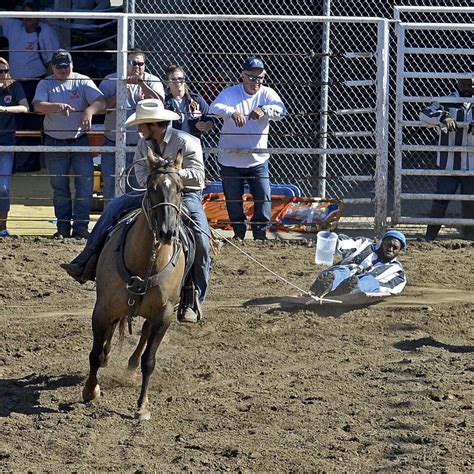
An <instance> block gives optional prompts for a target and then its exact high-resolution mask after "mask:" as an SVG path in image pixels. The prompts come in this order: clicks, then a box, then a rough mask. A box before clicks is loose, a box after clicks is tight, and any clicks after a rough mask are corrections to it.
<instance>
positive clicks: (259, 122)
mask: <svg viewBox="0 0 474 474" xmlns="http://www.w3.org/2000/svg"><path fill="white" fill-rule="evenodd" d="M265 74H266V72H265V66H264V64H263V61H262V60H261V59H259V58H256V57H250V58H247V59H246V61H245V63H244V67H243V71H242V73H241V76H240V78H241V83H240V84H238V85H235V86H231V87H228V88H226V89H224V90H223V91H222V92H221V93H220V94H219V95H218V96H217V97H216V99H215V100H214V102H212V104H211V106H210V108H209V114H213V115H216V116H217V117H219V118H221V119H222V120H223V126H222V130H221V135H220V140H219V149H220V152H219V157H218V162H219V166H220V171H221V178H222V184H223V189H224V194H225V198H226V205H227V212H228V214H229V219H230V221H231V222H232V227H233V229H234V238H235V239H239V240H243V239H244V237H245V232H246V229H247V224H246V222H245V219H246V218H245V214H244V211H243V202H242V196H243V194H244V185H245V182H247V183H248V185H249V188H250V193H251V194H252V196H253V198H254V212H253V217H252V222H251V226H252V234H253V238H254V239H255V240H266V228H267V226H268V224H269V223H270V216H271V192H270V177H269V168H268V159H269V158H270V155H269V154H268V153H258V152H257V153H253V152H248V153H237V152H235V151H229V150H228V149H237V148H240V149H242V148H244V149H246V148H248V149H256V148H267V147H268V133H269V129H270V120H280V119H281V118H283V117H284V116H285V115H286V108H285V106H284V104H283V102H282V100H281V99H280V97H279V96H278V94H277V93H276V92H275V91H274V90H273V89H271V88H270V87H266V86H264V85H263V82H264V80H265Z"/></svg>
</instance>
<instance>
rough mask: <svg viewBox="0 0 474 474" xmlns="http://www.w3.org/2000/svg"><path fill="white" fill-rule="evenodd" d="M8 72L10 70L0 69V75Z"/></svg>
mask: <svg viewBox="0 0 474 474" xmlns="http://www.w3.org/2000/svg"><path fill="white" fill-rule="evenodd" d="M9 70H10V69H0V74H2V72H4V73H5V74H7V73H8V71H9Z"/></svg>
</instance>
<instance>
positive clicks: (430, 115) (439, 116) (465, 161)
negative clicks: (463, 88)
mask: <svg viewBox="0 0 474 474" xmlns="http://www.w3.org/2000/svg"><path fill="white" fill-rule="evenodd" d="M450 97H461V96H460V94H459V92H457V91H456V92H453V93H452V94H451V95H450ZM447 115H448V116H449V117H451V118H453V119H454V120H455V121H456V123H457V124H458V128H457V130H456V131H454V132H448V131H447V130H446V126H445V125H444V124H443V123H442V122H441V121H442V120H443V119H444V118H445V117H446V116H447ZM420 120H421V121H422V122H425V123H427V124H429V125H433V126H437V127H439V131H440V137H439V145H440V146H463V145H465V146H473V145H474V138H473V137H474V135H473V130H472V121H473V117H472V103H469V102H464V103H462V104H460V103H443V104H440V103H438V102H433V103H432V104H431V105H429V106H428V107H426V108H424V109H423V110H422V111H421V112H420ZM459 125H461V126H459ZM437 164H438V167H439V168H440V169H443V170H462V171H474V154H473V153H469V152H452V151H449V152H448V151H441V152H438V160H437Z"/></svg>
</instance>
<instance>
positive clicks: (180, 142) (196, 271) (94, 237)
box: [61, 99, 211, 322]
mask: <svg viewBox="0 0 474 474" xmlns="http://www.w3.org/2000/svg"><path fill="white" fill-rule="evenodd" d="M178 119H179V116H178V115H177V114H175V113H174V112H171V111H169V110H166V109H165V108H164V106H163V103H162V102H161V100H158V99H144V100H142V101H140V102H138V104H137V109H136V112H135V113H134V114H132V115H131V116H130V117H129V118H128V119H127V121H126V122H125V124H126V125H127V126H128V127H131V126H134V125H138V128H139V131H140V133H141V135H142V138H141V139H140V140H139V142H138V144H137V148H136V151H135V156H134V167H135V175H136V177H137V180H138V183H139V184H140V186H143V188H145V187H146V182H147V177H148V172H149V170H148V165H147V162H146V160H145V157H146V156H147V153H148V152H149V150H151V151H152V152H153V153H155V154H158V156H161V157H162V158H163V159H168V160H173V159H174V157H175V156H176V154H177V152H178V150H181V151H182V153H183V165H182V166H183V169H181V170H179V175H180V176H181V178H182V180H183V184H184V191H183V204H184V206H185V208H186V213H187V214H188V215H189V227H190V229H191V230H192V232H193V235H194V240H195V243H196V249H195V256H194V261H193V265H192V267H191V274H192V277H193V282H194V286H195V288H196V290H197V292H198V298H199V303H200V304H201V305H202V304H204V300H205V298H206V293H207V288H208V284H209V272H210V264H211V256H210V242H209V227H208V224H207V218H206V214H205V212H204V208H203V207H202V189H203V188H204V161H203V156H202V148H201V142H200V141H199V139H198V138H196V137H193V136H192V135H190V134H189V133H186V132H183V131H181V130H175V129H173V128H172V127H171V122H172V121H173V120H178ZM143 195H144V191H143V192H135V193H130V194H124V195H123V196H120V197H116V198H115V199H113V200H112V201H111V202H110V204H109V205H108V206H107V207H106V208H105V209H104V211H103V212H102V215H101V216H100V219H99V220H98V221H97V223H96V224H95V226H94V228H93V230H92V232H91V234H90V237H89V239H88V240H87V244H86V246H85V248H84V250H83V251H82V252H81V253H80V254H79V255H78V256H77V257H76V258H75V259H74V260H73V261H72V262H71V263H63V264H61V267H62V268H63V269H64V270H66V271H67V272H68V274H69V275H70V276H72V277H73V278H74V279H75V280H77V281H78V282H79V283H85V282H86V281H88V280H94V278H95V268H96V264H97V260H98V258H99V255H100V252H101V251H102V248H103V246H104V242H105V238H106V237H107V234H108V232H109V230H110V229H111V228H112V226H114V225H115V224H116V223H117V222H118V221H119V219H120V218H121V217H122V216H123V215H124V214H125V213H128V212H130V211H133V210H135V209H139V208H140V206H141V204H142V200H143ZM197 320H198V315H197V312H196V309H195V308H194V307H188V308H187V309H186V311H185V312H184V316H183V321H185V322H197Z"/></svg>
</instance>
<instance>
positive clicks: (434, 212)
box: [425, 201, 448, 242]
mask: <svg viewBox="0 0 474 474" xmlns="http://www.w3.org/2000/svg"><path fill="white" fill-rule="evenodd" d="M447 209H448V207H447V206H445V205H444V204H440V203H439V202H436V201H434V202H433V204H432V206H431V214H430V217H433V218H435V219H438V218H441V217H444V216H445V215H446V210H447ZM440 229H441V225H438V224H430V225H428V226H427V227H426V234H425V240H427V241H428V242H431V241H432V240H436V237H438V233H439V231H440Z"/></svg>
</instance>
